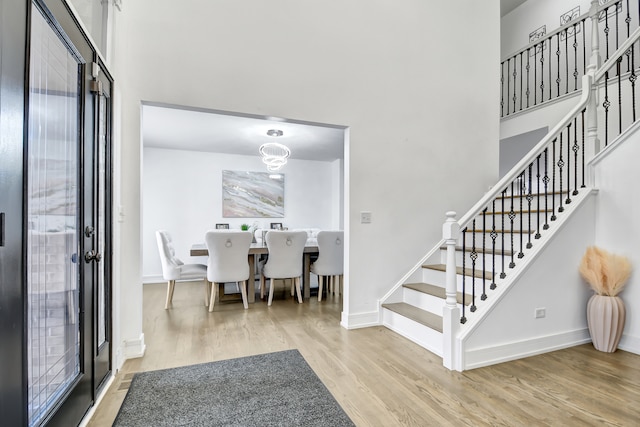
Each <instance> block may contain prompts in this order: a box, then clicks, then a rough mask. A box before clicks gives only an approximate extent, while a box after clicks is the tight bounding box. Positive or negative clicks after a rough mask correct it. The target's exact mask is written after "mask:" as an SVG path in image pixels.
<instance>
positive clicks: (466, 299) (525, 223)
mask: <svg viewBox="0 0 640 427" xmlns="http://www.w3.org/2000/svg"><path fill="white" fill-rule="evenodd" d="M532 196H533V200H538V193H535V194H534V193H532ZM541 196H544V195H543V194H541ZM523 197H524V196H522V195H514V200H516V199H521V198H523ZM561 197H562V195H560V194H559V193H556V194H555V195H554V199H555V203H556V204H557V205H559V204H560V201H561V200H560V198H561ZM541 198H542V197H541ZM503 199H504V200H509V201H510V199H511V197H510V196H509V197H506V198H503V197H499V198H498V199H497V200H498V201H499V202H501V201H502V200H503ZM533 200H532V208H531V211H529V209H527V210H526V211H520V210H515V209H514V210H513V213H514V214H515V217H514V218H513V229H512V227H511V220H509V221H508V224H507V227H506V228H505V229H504V230H502V229H500V228H496V229H495V232H496V233H497V236H496V239H495V240H496V242H495V247H494V244H493V239H492V238H491V236H490V233H491V232H490V231H489V232H483V230H477V229H469V230H468V231H467V233H466V234H467V235H468V236H467V237H466V238H465V239H464V240H465V242H464V243H465V246H464V250H463V246H462V245H456V246H455V247H454V250H455V269H456V276H455V277H456V304H457V307H458V309H459V310H460V312H462V313H473V312H475V311H477V305H479V304H481V302H482V301H485V300H486V299H487V298H488V297H487V292H489V291H490V290H491V288H492V286H493V288H494V289H495V287H496V285H495V283H496V281H498V282H500V277H501V275H502V274H503V273H504V275H505V276H506V275H507V273H509V272H510V271H511V270H512V269H513V268H514V267H515V266H514V267H510V265H513V264H512V259H513V260H515V261H517V260H518V259H519V258H518V255H519V253H520V252H519V250H518V249H517V248H520V238H521V237H522V246H523V247H524V249H526V246H527V243H528V242H529V238H531V240H532V241H533V242H535V241H536V240H537V239H536V236H540V235H538V234H537V233H536V231H535V230H533V229H531V228H530V224H529V223H530V222H531V223H532V224H533V225H534V227H535V224H536V223H537V221H538V218H539V217H540V218H543V217H544V215H545V214H546V216H547V218H548V219H550V218H551V217H552V212H553V211H552V210H551V209H545V208H544V206H542V207H541V208H538V207H537V206H536V205H535V203H534V202H533ZM518 205H519V202H518ZM509 213H511V210H509V211H505V212H503V211H495V212H492V211H487V212H485V213H484V218H483V216H482V215H479V216H477V217H476V223H477V224H481V223H482V221H483V220H484V221H485V223H486V222H487V219H488V220H489V222H490V225H491V231H493V230H494V228H493V220H494V219H497V218H500V219H502V218H506V217H508V215H509ZM554 221H555V220H554ZM501 225H502V224H496V226H501ZM473 235H475V242H474V240H473V238H474V236H473ZM512 237H513V242H514V245H513V246H514V248H516V249H515V250H512V249H510V248H511V241H512V240H511V238H512ZM502 238H504V241H503V239H502ZM539 238H540V237H538V239H539ZM483 239H484V242H485V243H487V242H488V243H489V244H481V242H482V240H483ZM532 245H533V243H532ZM474 248H475V250H474ZM503 248H504V250H503ZM523 253H524V252H523ZM474 254H475V255H474ZM496 254H497V256H494V255H496ZM473 258H475V261H474V259H473ZM520 258H522V257H520ZM446 263H447V246H446V245H441V246H440V247H439V248H438V250H437V251H436V253H435V254H434V255H432V256H430V257H429V258H428V259H427V261H426V262H424V263H422V265H421V266H420V269H419V277H418V279H419V281H418V280H413V281H408V282H406V283H403V284H402V285H401V287H400V292H399V293H400V298H398V297H397V296H396V298H390V300H391V301H395V300H396V299H399V301H397V302H385V303H383V304H382V309H383V311H382V314H383V321H382V323H383V325H384V326H386V327H388V328H389V329H392V330H394V331H395V332H397V333H399V334H401V335H403V336H405V337H407V338H409V339H411V340H412V341H414V342H416V343H418V344H420V345H421V346H422V347H424V348H426V349H428V350H429V351H431V352H433V353H435V354H437V355H439V356H442V352H443V349H442V342H443V307H444V305H445V299H446V269H447V265H446ZM414 278H415V276H414ZM474 291H475V292H474ZM463 306H464V310H463ZM463 317H464V314H463Z"/></svg>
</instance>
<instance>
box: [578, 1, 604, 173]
mask: <svg viewBox="0 0 640 427" xmlns="http://www.w3.org/2000/svg"><path fill="white" fill-rule="evenodd" d="M598 6H599V2H598V0H591V7H590V9H589V18H590V19H591V58H590V59H589V65H588V66H587V70H586V72H585V74H584V76H582V90H583V91H584V90H588V91H589V103H588V104H587V105H588V106H587V147H586V148H585V151H586V152H585V153H584V154H585V156H586V158H587V160H588V159H591V158H592V157H593V156H594V155H595V154H597V153H598V152H599V151H600V140H599V139H598V92H597V90H598V87H597V85H595V84H594V81H593V77H594V76H595V73H596V70H598V69H599V68H600V66H601V65H602V58H601V56H600V28H599V26H598V19H599V14H598ZM605 13H606V11H605ZM583 166H584V165H583ZM587 182H588V183H589V184H590V185H593V181H592V179H591V173H588V176H587Z"/></svg>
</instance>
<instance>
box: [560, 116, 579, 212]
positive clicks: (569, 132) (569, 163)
mask: <svg viewBox="0 0 640 427" xmlns="http://www.w3.org/2000/svg"><path fill="white" fill-rule="evenodd" d="M574 120H575V119H574ZM573 134H574V135H575V134H576V127H575V126H574V127H573ZM561 188H562V184H561ZM560 198H562V194H560ZM569 203H571V123H569V126H567V198H566V199H565V201H564V204H565V205H568V204H569Z"/></svg>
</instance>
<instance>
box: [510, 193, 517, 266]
mask: <svg viewBox="0 0 640 427" xmlns="http://www.w3.org/2000/svg"><path fill="white" fill-rule="evenodd" d="M513 185H514V182H513V181H511V209H510V210H509V220H510V221H511V262H510V263H509V268H513V267H515V266H516V263H515V262H514V259H513V256H514V254H515V252H516V251H515V246H514V242H513V220H514V219H515V218H516V212H515V211H514V210H513V196H514V194H513V193H514V191H513V190H514V188H513Z"/></svg>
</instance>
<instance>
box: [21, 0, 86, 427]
mask: <svg viewBox="0 0 640 427" xmlns="http://www.w3.org/2000/svg"><path fill="white" fill-rule="evenodd" d="M32 10H33V18H32V22H31V52H30V74H29V88H30V89H29V90H30V92H29V121H28V123H29V130H28V143H27V144H28V145H27V147H28V148H27V153H28V167H27V169H28V174H27V183H28V189H27V197H28V201H27V215H28V217H27V218H28V219H27V221H28V229H27V239H28V241H27V291H28V331H27V335H28V345H27V348H28V356H27V357H28V360H27V363H28V384H29V401H28V415H29V425H36V424H39V423H40V422H41V421H42V419H43V418H44V417H45V416H46V415H47V413H48V412H49V410H50V409H51V407H53V406H54V405H55V404H56V403H57V402H58V400H59V399H60V398H61V397H62V396H63V395H64V394H65V392H66V391H67V390H68V389H69V387H71V386H72V384H73V382H74V379H75V378H76V377H77V376H78V375H79V373H80V342H79V331H80V329H79V319H80V311H79V282H80V278H79V274H80V273H79V267H78V263H79V262H80V257H79V253H78V252H79V244H78V242H79V224H80V220H79V211H78V206H79V203H78V202H79V190H78V180H79V153H78V147H79V117H78V115H79V111H80V93H79V78H80V77H79V64H78V61H77V60H76V58H75V57H74V56H73V55H72V54H71V53H70V52H69V50H68V49H67V46H66V45H65V44H64V43H63V42H62V41H61V39H60V37H59V36H58V34H56V33H55V32H54V31H53V30H52V29H51V27H50V26H49V24H48V23H47V21H46V20H45V18H44V17H43V16H42V14H41V12H40V11H39V9H38V8H36V7H34V8H33V9H32Z"/></svg>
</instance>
